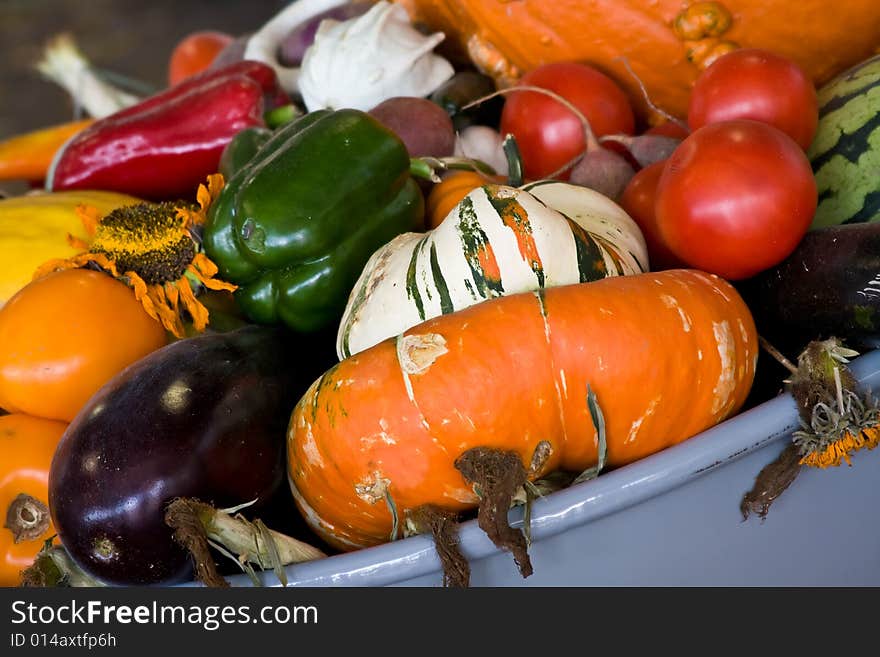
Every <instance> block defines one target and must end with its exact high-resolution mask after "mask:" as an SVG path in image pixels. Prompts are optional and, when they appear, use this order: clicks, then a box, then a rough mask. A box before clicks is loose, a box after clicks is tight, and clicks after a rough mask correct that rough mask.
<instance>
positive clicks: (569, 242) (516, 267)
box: [336, 181, 648, 358]
mask: <svg viewBox="0 0 880 657" xmlns="http://www.w3.org/2000/svg"><path fill="white" fill-rule="evenodd" d="M647 269H648V254H647V249H646V248H645V240H644V237H643V236H642V233H641V231H640V230H639V227H638V226H637V225H636V223H635V222H634V221H633V220H632V219H631V218H630V216H629V215H628V214H627V213H626V212H624V211H623V209H621V208H620V206H618V205H617V204H616V203H614V202H613V201H611V200H610V199H608V198H607V197H605V196H603V195H601V194H599V193H598V192H595V191H593V190H591V189H587V188H586V187H580V186H578V185H572V184H568V183H563V182H558V181H542V182H537V183H532V184H530V185H526V186H525V187H522V188H513V187H507V186H504V185H485V186H483V187H478V188H477V189H475V190H473V191H472V192H470V193H469V194H468V195H467V196H466V197H465V198H464V199H463V200H462V201H461V202H460V203H459V204H458V205H457V206H456V207H455V208H453V209H452V211H451V212H450V213H449V215H447V217H446V218H445V219H444V220H443V222H442V223H441V224H440V225H439V226H437V227H436V228H435V229H434V230H431V231H429V232H427V233H406V234H404V235H399V236H398V237H396V238H395V239H394V240H392V241H391V242H389V243H388V244H386V245H385V246H383V247H382V248H380V249H379V250H378V251H376V252H375V253H374V254H373V255H372V257H371V258H370V260H369V261H368V262H367V264H366V266H365V267H364V271H363V273H362V274H361V277H360V279H359V280H358V282H357V283H356V284H355V286H354V289H353V290H352V293H351V296H350V297H349V300H348V305H347V307H346V309H345V314H344V315H343V317H342V322H341V324H340V327H339V332H338V334H337V343H336V349H337V354H338V356H339V358H347V357H348V356H350V355H352V354H355V353H358V352H360V351H363V350H364V349H367V348H369V347H371V346H373V345H374V344H377V343H378V342H381V341H382V340H385V339H386V338H390V337H392V336H396V335H398V334H400V333H402V332H403V331H405V330H406V329H408V328H410V327H412V326H415V325H416V324H420V323H421V322H423V321H425V320H427V319H430V318H433V317H437V316H439V315H445V314H448V313H452V312H455V311H456V310H461V309H462V308H466V307H468V306H472V305H474V304H476V303H479V302H481V301H484V300H486V299H491V298H493V297H498V296H502V295H508V294H516V293H518V292H528V291H532V290H537V289H541V288H547V287H552V286H556V285H567V284H571V283H579V282H585V281H593V280H598V279H600V278H606V277H608V276H619V275H626V274H637V273H641V272H643V271H647Z"/></svg>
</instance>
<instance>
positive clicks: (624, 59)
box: [612, 55, 691, 134]
mask: <svg viewBox="0 0 880 657" xmlns="http://www.w3.org/2000/svg"><path fill="white" fill-rule="evenodd" d="M612 61H619V62H621V63H622V64H623V66H624V67H625V68H626V72H627V73H629V74H630V77H632V79H633V80H635V81H636V84H637V85H639V90H640V91H641V92H642V98H643V99H644V101H645V104H646V105H647V106H648V108H649V109H650V110H651V111H652V112H654V113H655V114H659V115H660V116H662V117H663V118H664V119H666V120H667V121H669V122H670V123H674V124H675V125H677V126H678V127H679V128H681V129H682V130H684V131H685V132H686V133H688V134H690V131H691V129H690V128H689V127H688V124H687V123H685V122H684V121H682V120H681V119H680V118H678V117H677V116H674V115H672V114H670V113H669V112H667V111H666V110H664V109H662V108H660V107H658V106H657V105H655V104H654V101H652V100H651V96H650V94H648V89H647V88H646V87H645V83H644V82H642V79H641V78H640V77H639V76H638V75H636V72H635V71H634V70H633V67H632V65H631V64H630V63H629V58H628V57H626V56H625V55H620V56H618V57H615V58H614V59H613V60H612Z"/></svg>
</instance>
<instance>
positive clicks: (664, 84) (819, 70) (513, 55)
mask: <svg viewBox="0 0 880 657" xmlns="http://www.w3.org/2000/svg"><path fill="white" fill-rule="evenodd" d="M394 1H395V2H398V3H400V4H402V5H404V6H405V7H406V9H407V10H408V11H409V13H410V16H411V17H412V18H413V19H414V20H415V21H418V22H420V23H424V24H425V25H427V26H428V27H429V28H430V29H432V30H439V31H443V32H445V33H446V35H447V42H448V43H447V44H444V45H446V46H453V47H455V48H457V49H458V51H459V53H466V54H467V55H468V56H469V57H470V58H471V60H472V61H473V62H474V63H475V64H476V65H477V67H478V68H480V69H482V70H483V71H484V72H486V73H488V74H490V75H492V76H493V77H494V78H495V79H496V81H497V82H498V83H499V84H501V85H507V84H510V83H512V82H513V81H514V80H516V79H517V78H519V77H520V75H522V74H523V73H525V72H526V71H528V70H530V69H532V68H534V67H535V66H537V65H539V64H544V63H547V62H553V61H565V60H579V61H585V62H589V63H591V64H593V65H595V66H597V67H598V68H600V69H602V70H603V71H604V72H605V73H607V74H609V75H611V77H613V78H614V79H615V80H616V81H617V82H618V83H620V84H621V85H623V86H624V87H625V88H626V89H627V90H628V91H629V93H630V96H631V98H632V100H633V102H634V104H635V105H636V106H637V107H638V108H639V109H640V113H641V115H642V117H643V118H649V113H648V111H647V106H646V105H645V103H644V102H643V101H642V99H641V94H640V92H639V89H638V86H637V84H636V82H635V80H633V78H632V76H631V75H630V74H629V73H628V72H627V70H626V67H625V65H624V63H623V62H622V61H621V60H620V59H618V58H620V57H625V58H627V60H628V61H629V63H630V64H631V65H632V68H633V70H634V71H635V73H636V75H638V77H639V78H640V79H641V80H642V81H643V82H644V83H645V85H646V87H647V90H648V93H649V94H650V96H651V99H652V100H653V101H654V103H655V104H657V105H659V106H660V107H662V108H663V109H665V110H666V111H668V112H671V113H673V114H675V115H677V116H679V117H681V118H684V116H685V114H686V112H687V100H688V96H689V94H690V89H691V86H692V85H693V83H694V80H695V79H696V77H697V75H698V74H699V73H700V71H701V70H702V69H703V68H705V67H706V66H708V64H710V63H711V62H712V61H713V60H714V59H715V58H716V57H717V56H719V55H721V54H723V53H724V52H728V51H729V50H731V49H733V48H737V47H743V48H763V49H766V50H770V51H772V52H775V53H777V54H779V55H782V56H784V57H788V58H790V59H792V60H794V61H795V62H797V63H798V64H799V65H800V66H801V67H802V68H803V69H804V70H805V71H807V73H808V74H809V75H810V76H811V77H812V79H813V81H814V82H815V83H816V84H822V83H824V82H825V81H827V80H829V79H831V78H832V77H833V76H834V75H836V74H837V73H839V72H841V71H843V70H845V69H847V68H849V67H850V66H853V65H855V64H857V63H858V62H860V61H862V60H863V59H866V58H867V57H868V56H869V55H871V54H873V53H874V52H875V51H876V50H877V48H878V41H877V35H878V34H880V2H877V0H848V2H846V3H845V6H844V7H840V6H838V5H836V4H835V3H829V2H826V0H800V2H790V1H789V0H722V1H721V2H687V0H685V1H684V2H683V1H682V0H656V1H654V2H645V1H644V0H591V1H590V2H587V1H586V0H552V1H551V0H394ZM650 118H651V119H653V120H652V121H651V122H652V123H653V122H655V121H656V120H658V119H659V117H650Z"/></svg>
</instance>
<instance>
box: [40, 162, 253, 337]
mask: <svg viewBox="0 0 880 657" xmlns="http://www.w3.org/2000/svg"><path fill="white" fill-rule="evenodd" d="M222 188H223V177H222V176H221V175H219V174H215V175H212V176H209V177H208V184H207V186H205V185H199V189H198V194H197V200H198V203H197V204H192V203H186V202H183V201H181V202H174V203H171V202H164V203H140V204H137V205H128V206H124V207H120V208H116V209H115V210H113V211H112V212H110V214H108V215H106V216H104V217H101V216H100V215H99V213H98V211H97V210H96V209H95V208H93V207H89V206H79V207H78V208H77V214H78V215H79V217H80V219H81V220H82V222H83V226H84V228H85V231H86V233H87V235H88V237H87V238H86V239H80V238H77V237H74V236H72V235H68V242H69V243H70V244H71V245H72V246H74V247H77V248H81V249H83V251H82V252H81V253H78V254H77V255H75V256H73V257H71V258H66V259H56V260H50V261H49V262H46V263H44V264H43V265H41V266H40V267H39V269H37V271H36V273H35V274H34V278H39V277H40V276H44V275H46V274H48V273H51V272H53V271H58V270H61V269H73V268H78V267H86V266H89V265H97V266H98V267H100V268H102V269H104V270H105V271H107V272H108V273H109V274H110V275H112V276H114V277H115V278H117V279H118V280H120V281H122V282H124V283H126V284H127V285H128V286H129V287H131V288H132V289H133V290H134V293H135V297H136V298H137V299H138V301H140V302H141V304H142V305H143V306H144V310H146V311H147V313H148V314H149V315H150V316H151V317H152V318H153V319H155V320H157V321H159V322H161V323H162V325H163V326H164V327H165V328H166V329H167V330H169V331H170V332H171V333H172V334H174V335H175V336H176V337H178V338H180V337H183V335H184V326H183V313H184V312H185V313H188V314H189V316H190V317H191V318H192V322H193V327H194V328H195V330H196V331H203V330H204V329H205V327H206V326H207V325H208V311H207V309H206V308H205V307H204V305H202V304H201V303H200V302H199V300H198V299H197V298H196V290H197V289H200V288H201V287H202V286H203V287H205V288H208V289H211V290H228V291H234V290H235V289H236V286H235V285H233V284H231V283H227V282H225V281H222V280H219V279H217V278H215V276H216V274H217V265H215V264H214V263H213V262H212V261H211V260H210V259H209V258H208V257H207V256H206V255H205V254H204V253H203V252H202V249H201V242H200V240H199V237H198V235H197V232H196V231H197V228H198V227H199V226H201V225H202V224H204V222H205V215H206V213H207V211H208V208H209V207H210V205H211V202H212V201H213V199H214V198H216V197H217V195H218V194H219V193H220V190H221V189H222ZM194 288H195V289H194Z"/></svg>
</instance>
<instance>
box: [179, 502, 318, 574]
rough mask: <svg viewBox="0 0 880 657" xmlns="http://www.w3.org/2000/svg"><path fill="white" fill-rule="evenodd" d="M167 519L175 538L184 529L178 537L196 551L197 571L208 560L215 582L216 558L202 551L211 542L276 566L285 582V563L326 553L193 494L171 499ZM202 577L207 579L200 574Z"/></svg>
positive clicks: (267, 566)
mask: <svg viewBox="0 0 880 657" xmlns="http://www.w3.org/2000/svg"><path fill="white" fill-rule="evenodd" d="M165 521H166V523H167V524H168V525H169V526H171V527H172V528H173V529H175V530H176V531H175V538H178V536H177V531H180V532H181V536H180V537H179V539H178V540H180V541H181V542H182V544H183V545H184V547H186V548H187V549H189V550H190V552H191V554H193V556H194V558H195V560H196V567H197V574H199V573H198V570H199V567H200V565H201V564H202V562H206V566H205V567H206V568H207V570H206V571H205V574H206V575H207V577H208V578H209V580H210V581H212V582H216V580H214V579H213V574H212V573H211V572H210V570H211V567H212V566H214V562H213V560H212V559H209V558H206V557H205V555H204V553H203V551H202V547H205V548H207V547H209V546H210V545H219V546H223V547H224V548H225V549H226V550H228V551H229V552H231V553H232V554H235V555H236V556H237V559H238V561H239V562H240V563H249V564H254V565H256V566H259V567H260V568H262V569H263V570H270V569H271V570H274V571H275V573H276V574H277V575H278V578H279V580H280V581H281V582H282V583H286V582H285V575H284V566H288V565H290V564H294V563H301V562H303V561H312V560H314V559H321V558H323V557H326V556H327V555H326V554H325V553H324V552H322V551H321V550H319V549H318V548H316V547H314V546H312V545H309V544H308V543H305V542H303V541H300V540H298V539H296V538H293V537H292V536H288V535H286V534H282V533H281V532H276V531H274V530H272V529H269V528H268V527H266V526H265V525H264V524H263V523H262V521H260V520H255V521H253V522H250V521H249V520H247V519H246V518H244V517H243V516H241V515H240V514H235V515H232V513H229V512H227V511H224V510H222V509H215V508H214V507H212V506H211V505H210V504H205V503H203V502H200V501H198V500H194V499H190V498H179V499H176V500H174V501H172V502H171V504H169V505H168V510H167V511H166V516H165ZM202 540H204V546H203V545H202V543H201V541H202ZM192 548H194V549H192ZM194 550H195V551H194ZM207 562H210V565H207ZM218 576H219V575H218ZM199 579H200V580H201V581H205V580H204V579H202V577H201V576H200V577H199ZM205 583H208V582H205Z"/></svg>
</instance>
